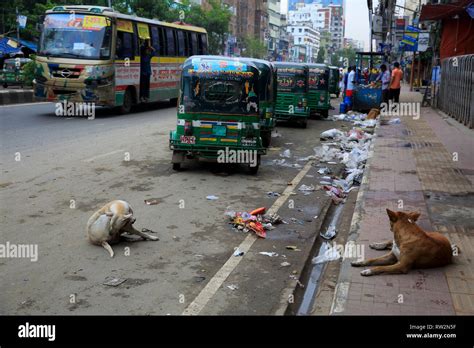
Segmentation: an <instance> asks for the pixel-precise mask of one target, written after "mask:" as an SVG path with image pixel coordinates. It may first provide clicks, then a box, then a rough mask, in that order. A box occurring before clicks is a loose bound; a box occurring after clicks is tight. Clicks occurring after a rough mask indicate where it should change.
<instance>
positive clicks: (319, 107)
mask: <svg viewBox="0 0 474 348" xmlns="http://www.w3.org/2000/svg"><path fill="white" fill-rule="evenodd" d="M308 68H309V84H308V85H309V92H308V105H309V108H310V109H311V114H316V113H318V114H320V115H321V116H323V117H328V114H329V109H330V108H331V98H330V95H329V67H328V66H327V65H325V64H308Z"/></svg>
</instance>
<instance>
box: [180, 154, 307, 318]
mask: <svg viewBox="0 0 474 348" xmlns="http://www.w3.org/2000/svg"><path fill="white" fill-rule="evenodd" d="M312 164H313V161H309V162H308V163H306V165H305V166H304V167H303V169H301V171H300V172H299V173H298V175H296V176H295V178H294V179H293V180H292V181H291V184H292V185H288V186H287V187H286V189H285V190H284V191H283V193H282V194H281V196H280V197H278V199H277V200H276V201H275V203H273V205H272V206H271V207H270V208H269V209H268V210H267V213H268V214H273V213H276V212H277V211H278V210H279V209H280V208H281V207H282V206H283V204H284V203H285V202H286V200H287V199H288V197H290V195H291V193H292V192H293V191H294V190H296V186H298V184H299V183H300V181H301V179H303V178H304V176H305V175H306V174H307V173H308V171H309V170H310V169H311V165H312ZM257 239H258V238H257V237H256V236H255V235H254V234H253V233H252V234H249V235H247V237H246V238H245V239H244V240H243V242H242V243H240V245H239V246H238V249H239V250H241V251H243V252H244V253H245V254H247V252H248V250H249V249H250V248H251V247H252V245H253V243H254V242H255V241H256V240H257ZM242 259H243V257H234V256H233V255H232V254H231V256H230V257H229V259H228V260H227V261H226V263H225V264H224V265H223V266H222V267H221V268H220V269H219V270H218V271H217V273H216V274H215V275H214V276H213V277H212V278H211V279H210V280H209V282H208V283H207V284H206V286H205V287H204V288H203V289H202V290H201V292H200V293H199V294H198V295H197V296H196V298H195V299H194V301H193V302H191V303H190V304H189V306H188V307H186V309H185V310H184V311H183V313H182V315H198V314H199V313H200V312H201V311H202V310H203V309H204V307H205V306H206V305H207V303H208V302H209V301H210V300H211V298H212V297H213V296H214V295H215V294H216V292H217V290H219V288H220V287H221V286H222V284H223V283H224V281H225V280H226V279H227V277H228V276H229V275H230V274H231V273H232V271H233V270H234V269H235V268H236V267H237V265H238V264H239V263H240V261H241V260H242Z"/></svg>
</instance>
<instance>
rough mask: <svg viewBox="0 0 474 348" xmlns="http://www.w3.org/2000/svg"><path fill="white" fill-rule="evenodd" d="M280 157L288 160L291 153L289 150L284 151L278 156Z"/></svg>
mask: <svg viewBox="0 0 474 348" xmlns="http://www.w3.org/2000/svg"><path fill="white" fill-rule="evenodd" d="M280 157H285V158H290V157H291V151H290V149H286V150H285V151H283V152H282V153H281V154H280Z"/></svg>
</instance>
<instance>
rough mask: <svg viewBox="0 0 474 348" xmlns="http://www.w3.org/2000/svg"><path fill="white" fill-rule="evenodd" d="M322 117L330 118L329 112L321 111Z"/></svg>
mask: <svg viewBox="0 0 474 348" xmlns="http://www.w3.org/2000/svg"><path fill="white" fill-rule="evenodd" d="M321 116H323V117H324V118H328V116H329V110H323V111H321Z"/></svg>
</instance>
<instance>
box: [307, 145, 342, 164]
mask: <svg viewBox="0 0 474 348" xmlns="http://www.w3.org/2000/svg"><path fill="white" fill-rule="evenodd" d="M313 150H314V155H315V156H316V158H319V161H320V162H329V161H331V160H332V159H334V158H336V157H337V155H338V152H339V151H338V150H337V149H336V148H333V147H329V146H327V145H323V146H316V147H315V148H314V149H313Z"/></svg>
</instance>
